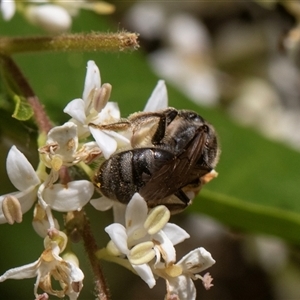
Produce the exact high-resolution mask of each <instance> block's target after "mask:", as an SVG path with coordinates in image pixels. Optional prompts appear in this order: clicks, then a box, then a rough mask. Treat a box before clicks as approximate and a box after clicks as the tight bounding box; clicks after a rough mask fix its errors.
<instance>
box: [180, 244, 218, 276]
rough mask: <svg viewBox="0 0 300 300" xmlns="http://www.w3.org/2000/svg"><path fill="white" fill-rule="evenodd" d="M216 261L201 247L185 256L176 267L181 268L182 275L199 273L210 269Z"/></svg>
mask: <svg viewBox="0 0 300 300" xmlns="http://www.w3.org/2000/svg"><path fill="white" fill-rule="evenodd" d="M215 262H216V261H215V260H214V259H213V258H212V256H211V254H210V253H209V252H208V251H206V250H205V249H204V248H203V247H200V248H197V249H194V250H192V251H191V252H189V253H188V254H186V255H185V256H184V257H183V258H182V259H181V260H180V261H179V262H178V263H177V264H176V265H179V266H181V268H182V270H183V273H193V274H196V273H199V272H202V271H203V270H205V269H207V268H209V267H211V266H212V265H213V264H214V263H215Z"/></svg>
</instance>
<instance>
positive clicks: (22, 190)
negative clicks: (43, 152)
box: [0, 146, 94, 228]
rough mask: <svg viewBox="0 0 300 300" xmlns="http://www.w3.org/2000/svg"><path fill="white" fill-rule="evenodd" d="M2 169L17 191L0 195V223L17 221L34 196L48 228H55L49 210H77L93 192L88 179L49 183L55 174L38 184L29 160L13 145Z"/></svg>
mask: <svg viewBox="0 0 300 300" xmlns="http://www.w3.org/2000/svg"><path fill="white" fill-rule="evenodd" d="M6 169H7V173H8V176H9V179H10V181H11V182H12V184H13V185H14V186H15V187H16V188H17V189H18V191H17V192H12V193H10V194H6V195H2V196H0V224H2V223H6V222H9V223H10V224H12V223H13V222H14V221H17V222H21V221H22V215H23V214H24V213H26V212H27V211H28V210H29V209H30V208H31V207H32V205H33V204H34V202H35V201H36V199H37V198H38V199H39V203H40V205H41V207H42V208H43V209H44V210H45V211H46V213H47V217H48V221H49V222H50V224H51V226H50V227H51V228H55V220H54V219H53V217H52V214H51V211H50V209H54V210H57V211H61V212H68V211H74V210H80V209H81V208H82V207H83V206H84V205H85V204H87V203H88V202H89V201H90V199H91V197H92V195H93V193H94V185H93V184H92V183H91V182H90V181H88V180H77V181H71V182H68V183H66V184H60V183H56V184H53V182H54V181H55V180H56V179H57V177H56V176H53V175H52V174H51V173H50V174H49V175H47V174H46V176H48V177H47V178H46V181H45V182H43V183H42V182H41V179H40V178H39V176H38V175H37V172H36V171H35V170H34V169H33V167H32V166H31V164H30V162H29V161H28V160H27V158H26V157H25V156H24V154H23V153H21V152H20V151H19V150H18V149H17V148H16V147H15V146H12V147H11V149H10V151H9V153H8V156H7V160H6ZM44 176H45V174H43V177H44Z"/></svg>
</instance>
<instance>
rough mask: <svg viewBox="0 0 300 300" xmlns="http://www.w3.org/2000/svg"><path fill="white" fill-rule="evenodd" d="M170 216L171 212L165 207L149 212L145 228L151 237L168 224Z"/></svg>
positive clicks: (160, 206) (157, 207)
mask: <svg viewBox="0 0 300 300" xmlns="http://www.w3.org/2000/svg"><path fill="white" fill-rule="evenodd" d="M170 215H171V214H170V211H169V210H168V208H167V207H165V206H164V205H159V206H156V207H155V208H154V209H153V210H151V211H150V212H149V215H148V217H147V219H146V221H145V223H144V228H145V229H146V230H147V231H148V233H149V234H150V235H153V234H155V233H157V232H158V231H159V230H161V229H162V228H163V227H164V226H165V225H166V224H167V223H168V221H169V219H170Z"/></svg>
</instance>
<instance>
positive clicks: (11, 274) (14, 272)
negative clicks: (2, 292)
mask: <svg viewBox="0 0 300 300" xmlns="http://www.w3.org/2000/svg"><path fill="white" fill-rule="evenodd" d="M38 266H39V260H37V261H35V262H33V263H31V264H28V265H25V266H22V267H17V268H13V269H10V270H8V271H6V272H5V273H4V274H3V275H2V276H0V282H3V281H4V280H6V279H24V278H33V277H35V276H37V271H38Z"/></svg>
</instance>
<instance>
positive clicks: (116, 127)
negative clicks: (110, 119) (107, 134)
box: [88, 121, 130, 131]
mask: <svg viewBox="0 0 300 300" xmlns="http://www.w3.org/2000/svg"><path fill="white" fill-rule="evenodd" d="M88 126H91V127H93V128H98V129H100V130H116V131H122V130H126V129H127V128H129V127H130V123H129V122H128V121H121V122H117V123H112V124H105V125H97V124H94V123H89V124H88Z"/></svg>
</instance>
